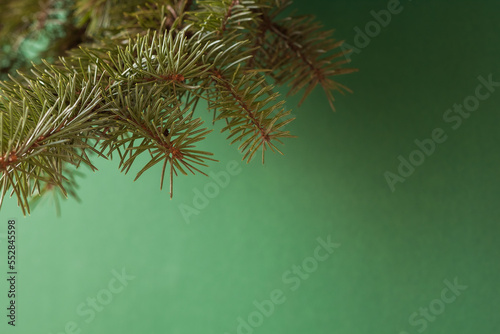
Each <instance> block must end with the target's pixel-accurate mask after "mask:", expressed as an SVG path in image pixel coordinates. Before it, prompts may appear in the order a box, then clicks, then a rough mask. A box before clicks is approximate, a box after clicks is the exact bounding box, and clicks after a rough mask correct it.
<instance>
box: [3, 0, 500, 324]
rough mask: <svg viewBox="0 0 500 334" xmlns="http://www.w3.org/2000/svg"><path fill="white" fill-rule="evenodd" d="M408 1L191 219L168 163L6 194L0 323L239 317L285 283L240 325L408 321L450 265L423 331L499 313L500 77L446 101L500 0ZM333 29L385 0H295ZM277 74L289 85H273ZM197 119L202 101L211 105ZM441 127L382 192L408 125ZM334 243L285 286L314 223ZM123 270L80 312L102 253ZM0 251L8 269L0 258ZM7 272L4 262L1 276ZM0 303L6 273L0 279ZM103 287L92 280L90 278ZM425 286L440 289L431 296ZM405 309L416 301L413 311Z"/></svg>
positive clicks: (459, 90) (106, 268)
mask: <svg viewBox="0 0 500 334" xmlns="http://www.w3.org/2000/svg"><path fill="white" fill-rule="evenodd" d="M401 5H402V7H403V10H402V11H401V12H400V13H399V14H397V15H394V16H393V17H392V20H391V22H390V24H389V25H388V26H387V27H385V28H383V29H382V30H381V31H380V33H379V34H378V35H377V36H375V37H373V38H372V39H371V41H370V44H369V45H368V46H366V47H365V48H363V49H362V50H361V52H360V53H358V54H353V55H352V61H353V62H352V66H354V67H357V68H359V70H360V71H359V72H358V73H355V74H351V75H348V76H344V77H339V80H341V82H342V83H344V84H346V85H347V86H348V87H350V88H352V89H353V90H354V94H352V95H346V96H341V95H339V96H337V101H336V108H337V112H335V113H333V112H332V111H331V110H330V109H329V107H328V103H327V101H326V98H325V97H324V95H323V92H322V91H321V90H320V89H317V90H316V91H315V92H314V93H313V94H312V95H311V96H310V98H309V99H308V100H307V101H306V102H305V103H304V104H303V106H302V107H301V108H297V102H298V97H296V98H290V99H289V100H288V102H287V106H288V107H289V108H293V110H294V111H293V112H294V114H295V116H296V117H297V120H296V121H295V122H293V123H292V124H290V125H289V126H288V127H289V129H290V130H291V131H292V132H293V133H294V134H295V135H297V136H298V138H297V139H291V140H288V141H286V145H285V146H284V147H283V151H284V153H285V156H284V157H282V156H279V155H272V154H268V156H267V159H266V164H265V165H262V164H261V163H260V161H259V160H258V159H256V160H255V161H253V162H252V163H251V164H249V165H246V164H245V163H240V162H239V168H241V172H240V173H239V174H238V175H235V176H232V177H231V180H230V182H229V184H228V185H227V186H226V187H225V188H222V189H220V192H219V194H218V195H217V196H216V197H215V198H212V199H210V200H209V203H208V205H207V206H206V207H205V208H203V209H202V210H199V211H200V212H199V214H198V215H193V216H191V217H190V223H189V224H188V223H186V221H185V219H184V218H183V216H182V214H181V212H180V210H179V206H180V205H182V204H186V205H191V206H192V205H193V204H192V202H193V197H194V189H199V190H201V191H203V187H204V186H205V185H206V184H207V183H209V182H210V180H209V179H207V178H206V177H203V176H190V177H178V178H177V179H175V182H174V183H175V184H174V199H173V200H169V198H168V191H165V190H164V191H160V190H159V172H160V167H158V168H156V169H154V170H152V171H149V172H148V173H146V175H144V176H143V177H142V178H141V179H140V180H139V181H137V182H132V180H133V177H134V175H132V174H130V175H123V174H120V173H119V172H118V171H117V162H116V161H113V162H110V161H103V160H100V161H97V162H96V163H97V166H98V168H99V172H97V173H90V172H87V173H86V174H87V176H86V178H85V179H84V180H82V181H81V182H80V183H81V187H80V192H79V195H80V197H81V198H82V203H77V202H76V201H73V200H70V201H66V202H64V203H63V205H62V216H61V217H57V216H56V214H55V210H54V207H53V206H52V205H50V203H48V202H46V203H43V204H41V205H40V206H39V207H37V208H36V209H35V210H34V212H33V213H32V214H31V216H29V217H27V218H23V217H22V214H21V212H20V210H19V209H18V208H17V204H16V201H15V200H14V199H13V198H11V199H7V200H6V202H5V203H4V206H3V208H2V211H1V214H0V217H1V221H2V226H3V227H2V229H1V230H0V233H3V234H0V247H1V249H2V251H1V253H2V254H4V255H2V256H1V258H2V260H1V261H2V263H3V264H2V268H5V258H6V251H5V248H6V242H5V233H6V225H7V219H8V218H10V217H16V218H17V219H18V223H17V226H18V232H19V239H18V247H19V253H18V255H19V256H18V259H19V266H18V269H19V272H20V276H19V281H18V290H19V299H18V304H19V305H18V318H17V321H18V326H16V328H15V329H12V328H8V329H7V331H6V328H7V327H8V326H6V317H5V315H4V313H5V312H6V311H2V317H1V319H3V320H2V323H1V325H0V327H1V328H2V333H4V332H18V333H44V334H45V333H54V334H55V333H60V332H64V327H65V325H66V324H67V323H68V322H70V321H74V322H76V323H77V324H78V326H79V329H80V330H81V332H80V333H173V334H174V333H179V334H180V333H206V334H211V333H220V334H224V333H230V334H234V333H237V325H238V320H237V319H238V317H242V318H244V319H246V318H247V317H248V316H249V315H250V314H252V312H254V311H255V310H256V307H255V306H254V305H253V302H254V301H255V300H257V301H262V300H264V299H269V298H270V293H271V291H273V290H275V289H279V290H282V291H283V293H284V295H285V299H286V300H285V302H284V303H282V304H280V305H275V310H274V312H273V313H272V314H271V315H270V316H269V317H267V316H266V317H264V320H263V323H262V325H261V326H259V327H257V328H252V329H251V331H247V332H245V331H243V332H241V333H249V332H254V333H261V334H267V333H317V334H326V333H328V334H332V333H349V334H357V333H384V334H386V333H394V334H399V333H400V332H401V331H403V332H404V331H406V332H408V333H411V334H414V333H420V331H421V330H422V329H423V326H421V325H418V326H416V325H415V323H413V324H412V323H410V320H409V317H410V315H412V314H413V313H414V312H417V313H418V312H419V310H420V308H428V307H429V305H430V304H432V305H434V306H436V305H438V304H439V303H438V302H436V299H440V298H441V292H442V291H443V289H444V288H445V287H446V285H445V283H444V280H449V281H453V280H454V279H455V278H457V279H458V282H459V283H460V284H461V285H465V286H467V289H465V290H464V291H463V292H462V293H461V295H460V296H458V297H457V298H456V300H455V301H454V302H452V303H449V304H446V308H445V310H444V312H442V313H441V314H439V315H436V316H435V318H432V321H428V322H427V326H426V328H425V330H424V331H423V332H425V333H428V334H431V333H455V334H458V333H467V334H470V333H494V332H496V331H498V329H499V328H500V317H499V316H498V310H499V306H500V305H499V303H500V294H499V292H500V288H499V285H498V283H499V281H500V275H499V274H500V268H499V255H500V242H499V237H498V235H499V232H500V229H499V227H498V222H499V217H500V209H499V207H500V206H499V204H498V200H499V185H500V180H499V168H498V166H499V163H500V157H499V155H498V144H499V143H500V132H499V130H498V129H499V127H498V124H499V121H500V117H499V113H498V110H499V106H500V87H499V89H498V90H497V91H495V92H494V93H492V94H491V97H490V98H488V99H487V100H485V101H482V102H481V104H480V106H479V108H478V109H477V110H476V111H474V112H472V113H471V116H470V117H469V118H468V119H464V120H463V123H462V124H461V126H460V127H459V128H458V129H456V130H454V129H452V127H451V125H452V124H451V123H447V122H445V121H444V120H443V114H444V113H445V111H446V110H447V109H449V108H451V107H452V106H453V104H454V103H462V102H463V101H464V99H465V98H466V97H467V96H469V95H472V94H474V90H475V88H476V86H477V85H478V84H479V82H478V79H477V77H478V76H480V75H482V76H483V77H485V78H486V77H488V75H490V74H492V75H493V79H494V80H498V81H500V71H499V59H500V43H499V39H498V36H499V32H500V20H499V19H498V10H499V9H500V6H499V5H498V2H497V1H481V2H473V1H456V2H449V1H430V0H419V1H417V0H413V1H409V0H405V1H402V2H401ZM295 6H296V8H298V10H299V12H301V13H310V14H315V15H317V16H318V18H319V19H320V20H321V21H323V22H324V23H325V26H326V27H328V28H335V29H336V32H335V36H336V37H337V38H339V39H345V40H346V42H348V43H349V44H351V45H354V37H355V34H356V33H355V31H354V28H355V27H356V26H358V27H359V28H360V29H362V30H364V27H365V25H366V24H367V23H368V22H370V21H372V20H373V17H372V16H371V14H370V11H371V10H375V11H379V10H382V9H385V8H386V7H387V1H348V0H344V1H296V3H295ZM283 91H284V90H283ZM207 119H209V116H208V115H207ZM435 128H442V129H443V130H444V131H445V133H446V135H447V140H446V141H445V142H444V143H442V144H438V145H437V146H436V149H435V152H434V153H433V154H432V155H430V156H428V157H426V159H425V162H424V163H423V164H422V165H421V166H419V167H417V168H416V169H415V171H414V173H413V174H412V175H411V176H409V177H408V178H407V179H406V181H405V182H404V183H397V184H396V186H395V187H396V190H395V192H391V190H390V188H389V186H388V184H387V182H386V180H385V177H384V173H385V172H386V171H391V172H393V173H396V172H397V168H398V165H399V161H398V156H399V155H402V156H403V157H405V158H408V156H409V155H410V153H411V152H412V151H414V150H415V149H416V146H415V143H414V140H415V139H419V140H423V139H425V138H429V137H430V136H431V132H432V130H433V129H435ZM204 148H206V149H208V150H211V151H212V152H214V153H215V154H216V158H217V159H219V161H220V162H219V163H213V164H212V166H211V167H210V171H214V172H220V171H223V170H225V168H226V165H227V163H228V162H230V161H233V160H236V161H240V159H241V155H240V154H239V153H238V152H237V150H236V147H235V146H233V147H230V146H228V142H227V141H226V140H225V136H224V135H219V134H218V133H217V132H216V131H214V132H213V133H212V134H211V135H210V136H209V139H208V140H207V142H206V143H205V144H204ZM328 236H330V237H331V240H332V241H333V242H335V243H339V244H341V246H340V247H339V248H337V249H336V250H335V252H334V253H333V254H331V255H330V256H329V258H328V259H327V260H325V261H323V262H320V263H319V266H318V268H317V270H315V271H313V272H312V273H310V276H309V277H308V278H307V279H305V280H302V281H301V284H300V287H299V288H298V289H296V290H295V291H292V290H291V289H290V287H291V285H290V284H287V283H286V282H284V281H283V279H282V276H283V274H284V273H286V272H287V270H290V269H291V268H292V266H293V265H300V264H301V263H302V261H303V260H304V259H306V258H308V257H311V256H313V255H314V251H315V248H316V247H317V245H318V242H317V240H316V239H317V238H318V237H321V238H324V239H326V238H327V237H328ZM122 268H125V271H126V272H127V274H129V275H132V276H135V278H134V279H133V280H131V281H130V282H129V283H128V285H127V286H126V287H125V288H124V289H123V291H121V292H120V293H118V294H116V295H113V300H112V301H111V302H110V303H109V304H108V305H106V306H104V308H103V310H102V311H101V312H98V313H97V314H96V316H95V319H94V320H93V321H91V322H89V323H87V322H85V319H87V317H82V316H80V315H78V314H77V311H76V310H77V307H78V306H79V305H80V304H81V303H82V302H85V301H86V300H87V298H88V297H96V295H97V294H98V293H99V292H100V291H101V290H102V289H106V288H107V287H108V283H109V281H110V280H111V279H112V278H113V274H112V270H113V269H115V270H117V271H121V270H122ZM5 271H6V270H5V269H2V272H5ZM3 275H4V274H2V277H4V276H3ZM0 291H1V292H0V295H1V296H2V297H1V298H0V302H1V303H2V305H1V309H2V310H5V307H6V302H7V298H6V293H5V292H6V291H7V285H6V281H5V279H2V280H1V283H0ZM101 292H102V291H101ZM436 303H437V304H436ZM416 319H424V318H422V316H420V315H419V316H418V317H417V318H416Z"/></svg>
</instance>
